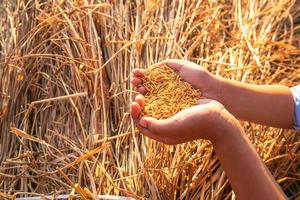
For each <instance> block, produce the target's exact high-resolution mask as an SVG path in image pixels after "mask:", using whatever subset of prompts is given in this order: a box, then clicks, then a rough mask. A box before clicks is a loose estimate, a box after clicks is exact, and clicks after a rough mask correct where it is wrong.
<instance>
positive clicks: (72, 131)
mask: <svg viewBox="0 0 300 200" xmlns="http://www.w3.org/2000/svg"><path fill="white" fill-rule="evenodd" d="M0 10H1V13H0V15H1V18H0V21H1V27H0V30H1V31H0V39H1V45H0V48H1V52H0V53H1V54H0V56H1V64H0V66H1V67H0V92H1V93H0V95H1V98H0V116H1V119H0V120H1V121H0V129H1V135H0V149H1V153H0V162H1V165H0V192H1V193H5V194H15V195H16V196H18V197H20V196H31V195H39V194H65V193H67V194H68V193H70V192H72V190H74V185H73V188H72V184H73V183H78V184H79V185H80V186H81V187H87V188H88V189H89V190H90V191H91V192H92V193H93V194H114V195H124V196H131V197H134V198H136V199H140V198H149V199H183V198H185V199H235V195H234V193H233V192H232V190H231V188H230V186H229V183H228V180H227V179H226V176H225V173H224V171H223V170H222V167H221V166H220V164H219V162H218V161H217V158H216V156H215V154H214V152H213V150H212V148H211V145H210V143H209V142H207V141H201V140H200V141H195V142H191V143H188V144H183V145H177V146H165V145H162V144H159V143H157V142H155V141H152V140H150V139H147V138H145V137H143V136H142V135H140V134H138V133H137V132H136V130H135V129H134V125H133V123H132V120H131V119H130V116H129V103H130V102H131V101H132V98H133V96H134V95H135V92H133V91H132V87H131V85H130V78H131V71H132V69H134V68H145V67H147V66H150V65H152V64H154V63H156V62H158V61H161V60H164V59H166V58H184V59H189V60H192V61H194V62H197V63H199V64H200V65H202V66H203V67H206V68H208V70H210V71H211V72H213V73H215V74H218V75H220V76H224V77H227V78H230V79H235V80H239V81H242V82H247V83H256V84H273V83H276V84H277V83H279V84H286V85H288V86H292V85H296V84H299V83H300V68H299V66H300V49H299V47H300V42H299V41H300V2H299V1H294V0H289V1H287V0H276V1H275V0H270V1H266V0H251V1H246V0H232V1H225V0H223V1H222V0H220V1H214V0H203V1H194V0H186V1H179V0H172V1H171V0H166V1H160V0H144V1H142V0H135V1H119V0H111V1H109V0H107V1H100V0H66V1H62V0H55V1H49V0H45V1H42V0H22V1H21V0H13V1H10V0H2V1H1V6H0ZM274 109H276V108H274ZM243 125H244V128H245V131H246V132H247V133H248V135H249V137H250V139H251V141H252V142H253V144H254V145H255V147H256V149H257V150H258V151H259V153H260V155H261V156H262V158H263V160H264V161H265V163H266V165H267V166H268V168H269V169H270V170H271V172H272V174H273V175H274V176H275V178H276V180H277V181H278V182H279V183H280V185H281V186H282V188H283V189H284V190H285V192H286V193H287V194H288V195H289V197H290V198H291V199H293V198H296V197H297V196H299V191H300V184H299V181H300V169H299V168H300V167H299V163H300V157H299V156H300V155H299V146H300V145H299V138H300V135H299V132H296V131H291V130H288V131H287V130H281V129H275V128H269V127H264V126H260V125H256V124H251V123H247V122H243ZM59 169H61V170H59ZM62 173H64V174H66V175H67V177H68V178H69V179H70V180H71V182H72V183H70V182H68V181H67V180H66V178H64V176H63V174H62ZM78 190H79V189H78V187H77V189H76V191H77V192H78ZM73 192H74V191H73ZM2 195H3V194H2Z"/></svg>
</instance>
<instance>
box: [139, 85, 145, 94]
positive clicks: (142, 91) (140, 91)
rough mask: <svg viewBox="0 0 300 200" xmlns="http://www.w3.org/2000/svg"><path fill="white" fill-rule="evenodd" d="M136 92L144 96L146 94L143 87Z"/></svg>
mask: <svg viewBox="0 0 300 200" xmlns="http://www.w3.org/2000/svg"><path fill="white" fill-rule="evenodd" d="M137 90H138V92H139V93H141V94H143V95H145V94H146V93H147V90H146V88H145V87H143V86H141V87H138V89H137Z"/></svg>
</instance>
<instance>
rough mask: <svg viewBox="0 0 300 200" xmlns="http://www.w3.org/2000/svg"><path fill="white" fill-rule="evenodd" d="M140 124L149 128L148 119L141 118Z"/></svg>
mask: <svg viewBox="0 0 300 200" xmlns="http://www.w3.org/2000/svg"><path fill="white" fill-rule="evenodd" d="M139 124H140V125H141V127H143V128H147V121H146V120H145V119H143V118H142V119H140V122H139Z"/></svg>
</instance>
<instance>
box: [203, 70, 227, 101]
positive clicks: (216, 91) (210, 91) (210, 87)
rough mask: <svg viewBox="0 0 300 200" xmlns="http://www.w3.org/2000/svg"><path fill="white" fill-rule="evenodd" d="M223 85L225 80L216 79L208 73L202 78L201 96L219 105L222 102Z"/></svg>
mask: <svg viewBox="0 0 300 200" xmlns="http://www.w3.org/2000/svg"><path fill="white" fill-rule="evenodd" d="M224 85H225V79H223V78H222V77H218V76H216V75H213V74H211V73H208V74H207V76H206V77H205V78H204V82H203V84H202V95H203V97H205V98H207V99H214V100H216V101H218V102H220V103H223V102H222V95H220V94H221V92H220V91H221V90H222V88H223V87H224Z"/></svg>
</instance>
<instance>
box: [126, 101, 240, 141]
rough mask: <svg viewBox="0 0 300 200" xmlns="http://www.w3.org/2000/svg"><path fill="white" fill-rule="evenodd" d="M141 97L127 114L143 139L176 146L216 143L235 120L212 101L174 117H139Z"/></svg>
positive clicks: (227, 131) (202, 102)
mask: <svg viewBox="0 0 300 200" xmlns="http://www.w3.org/2000/svg"><path fill="white" fill-rule="evenodd" d="M144 104H145V103H144V100H143V96H142V95H138V96H137V97H136V98H135V102H133V103H132V105H131V115H132V118H133V120H134V122H135V124H136V126H137V128H138V129H139V130H140V131H141V132H142V133H143V134H144V135H146V136H147V137H149V138H152V139H155V140H157V141H160V142H162V143H165V144H170V145H174V144H180V143H184V142H188V141H192V140H196V139H207V140H210V141H212V142H216V141H217V140H219V138H220V137H221V135H222V137H223V136H224V135H223V134H227V133H229V132H230V127H231V126H236V125H237V124H238V121H237V120H236V119H235V118H234V117H233V116H232V115H231V114H230V113H229V112H227V111H226V110H225V109H224V107H223V106H222V105H221V104H220V103H218V102H216V101H213V100H210V99H202V100H200V101H199V104H198V105H196V106H193V107H190V108H187V109H185V110H182V111H181V112H179V113H177V114H176V115H174V116H172V117H170V118H168V119H164V120H157V119H155V118H152V117H142V118H140V117H141V116H140V115H141V110H142V109H143V106H144Z"/></svg>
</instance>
